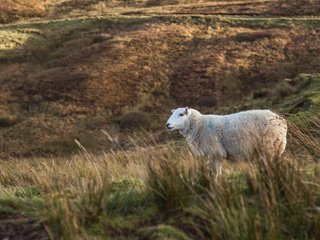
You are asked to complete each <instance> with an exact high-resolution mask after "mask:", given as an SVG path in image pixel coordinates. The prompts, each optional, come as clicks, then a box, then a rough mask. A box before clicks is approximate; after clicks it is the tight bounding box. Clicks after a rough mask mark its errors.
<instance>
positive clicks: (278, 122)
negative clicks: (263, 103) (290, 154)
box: [166, 107, 287, 178]
mask: <svg viewBox="0 0 320 240" xmlns="http://www.w3.org/2000/svg"><path fill="white" fill-rule="evenodd" d="M171 111H172V115H171V116H170V118H169V119H168V121H167V123H166V127H167V129H169V130H171V131H173V130H179V131H180V133H181V134H182V135H183V136H184V137H185V138H186V141H187V143H188V145H189V146H190V148H191V151H192V152H193V154H194V155H195V156H196V157H200V156H204V157H206V159H207V166H208V173H209V175H211V167H212V166H211V164H212V162H214V164H215V169H216V178H218V177H219V176H220V175H221V169H222V168H221V162H222V160H229V161H241V160H255V159H263V160H267V159H273V158H278V157H280V156H281V155H282V153H283V152H284V150H285V147H286V144H287V139H286V135H287V123H286V120H285V119H283V118H282V117H280V116H278V115H277V114H275V113H273V112H272V111H270V110H248V111H242V112H238V113H233V114H229V115H203V114H201V113H200V112H199V111H197V110H195V109H191V108H187V107H185V108H178V109H172V110H171Z"/></svg>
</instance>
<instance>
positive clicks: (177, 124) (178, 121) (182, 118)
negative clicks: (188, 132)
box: [166, 107, 191, 130]
mask: <svg viewBox="0 0 320 240" xmlns="http://www.w3.org/2000/svg"><path fill="white" fill-rule="evenodd" d="M171 112H172V115H171V116H170V118H169V119H168V121H167V124H166V127H167V128H168V129H169V130H181V129H184V128H185V125H186V122H187V120H188V117H189V116H190V114H191V111H190V109H188V108H187V107H185V108H177V109H172V110H171Z"/></svg>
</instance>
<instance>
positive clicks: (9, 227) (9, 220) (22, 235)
mask: <svg viewBox="0 0 320 240" xmlns="http://www.w3.org/2000/svg"><path fill="white" fill-rule="evenodd" d="M0 238H1V239H10V240H22V239H23V240H28V239H30V240H34V239H39V240H40V239H41V240H45V239H49V235H48V233H47V231H46V230H45V228H44V226H43V225H42V224H41V223H39V222H37V221H36V220H32V219H29V218H27V217H24V216H18V215H9V214H4V213H2V214H0Z"/></svg>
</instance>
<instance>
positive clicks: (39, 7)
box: [0, 0, 44, 23]
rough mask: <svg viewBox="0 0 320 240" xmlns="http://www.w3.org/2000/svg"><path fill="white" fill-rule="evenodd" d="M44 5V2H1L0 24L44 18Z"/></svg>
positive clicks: (23, 0) (31, 0) (16, 0)
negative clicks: (29, 18)
mask: <svg viewBox="0 0 320 240" xmlns="http://www.w3.org/2000/svg"><path fill="white" fill-rule="evenodd" d="M43 4H44V1H43V0H14V1H12V0H1V1H0V23H8V22H12V21H15V20H18V19H20V18H28V17H39V16H43V14H44V6H43Z"/></svg>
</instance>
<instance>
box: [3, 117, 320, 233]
mask: <svg viewBox="0 0 320 240" xmlns="http://www.w3.org/2000/svg"><path fill="white" fill-rule="evenodd" d="M302 121H304V120H302ZM319 123H320V121H319V119H315V120H314V121H313V124H312V126H309V128H308V129H307V130H306V129H304V130H302V129H299V128H296V127H295V126H294V125H292V124H290V128H289V130H290V134H289V138H290V139H289V140H290V141H289V143H290V146H289V147H288V150H287V153H286V154H285V156H284V157H283V158H282V159H274V160H272V161H267V162H263V161H257V162H241V163H227V162H224V163H223V166H224V168H223V175H222V177H221V178H220V179H219V181H215V180H214V179H211V178H209V177H208V175H207V173H206V167H205V161H204V160H201V159H200V160H199V159H195V158H194V157H193V155H192V154H191V152H190V151H189V150H188V148H187V147H186V146H185V145H183V144H178V143H175V142H170V143H168V144H166V145H157V144H156V143H155V141H154V139H152V138H151V139H149V140H148V139H145V138H144V139H140V140H137V141H136V142H137V143H139V146H138V145H137V146H136V147H135V149H132V150H130V151H122V150H116V149H115V150H114V151H113V152H111V153H108V154H107V153H106V154H104V155H100V156H95V155H92V154H89V153H87V152H86V150H85V149H84V148H83V147H82V146H81V144H80V143H78V144H79V147H80V150H81V153H80V154H79V155H77V156H74V157H72V158H64V157H60V158H56V157H55V158H34V159H26V160H21V159H20V160H17V159H11V160H9V161H1V162H0V169H1V171H0V201H1V202H2V203H3V201H4V199H6V201H7V202H8V199H9V200H10V201H14V202H15V204H14V206H15V208H17V206H18V209H15V211H24V212H29V213H30V215H32V216H34V217H37V218H38V219H41V221H43V222H44V223H45V225H46V226H47V230H48V232H49V235H50V236H51V237H52V238H54V239H56V238H59V239H81V238H83V239H88V238H94V237H110V238H129V237H131V238H133V239H141V238H145V239H153V237H154V236H160V238H161V237H163V238H165V237H168V238H179V239H318V238H319V237H320V165H319V163H318V161H319V159H320V155H319V152H320V146H319V144H318V143H319V138H318V137H319V135H318V134H319V130H320V128H319V126H320V124H319ZM300 153H301V154H300ZM301 156H306V159H301ZM10 201H9V203H10ZM17 203H19V204H17ZM3 204H4V203H3ZM11 205H12V203H10V204H9V206H11ZM26 209H28V210H26ZM0 210H1V211H5V210H4V209H2V208H0ZM11 210H12V209H11ZM174 236H175V237H174Z"/></svg>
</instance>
